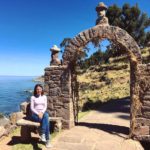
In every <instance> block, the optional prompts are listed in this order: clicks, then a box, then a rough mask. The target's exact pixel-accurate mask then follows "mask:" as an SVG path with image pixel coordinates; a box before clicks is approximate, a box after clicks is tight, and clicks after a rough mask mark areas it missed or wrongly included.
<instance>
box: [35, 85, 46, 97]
mask: <svg viewBox="0 0 150 150" xmlns="http://www.w3.org/2000/svg"><path fill="white" fill-rule="evenodd" d="M37 87H41V88H42V93H41V95H44V90H43V86H42V85H41V84H36V85H35V87H34V92H33V94H34V96H36V95H37V92H36V89H37Z"/></svg>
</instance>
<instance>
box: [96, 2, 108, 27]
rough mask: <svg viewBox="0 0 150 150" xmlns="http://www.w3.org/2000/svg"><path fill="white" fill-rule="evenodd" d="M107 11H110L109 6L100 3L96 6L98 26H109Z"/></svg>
mask: <svg viewBox="0 0 150 150" xmlns="http://www.w3.org/2000/svg"><path fill="white" fill-rule="evenodd" d="M107 9H108V8H107V6H106V5H105V4H104V3H103V2H100V3H99V4H98V5H97V6H96V12H97V16H98V18H97V20H96V25H109V23H108V18H107V17H106V11H107Z"/></svg>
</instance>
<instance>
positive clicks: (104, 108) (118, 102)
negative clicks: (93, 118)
mask: <svg viewBox="0 0 150 150" xmlns="http://www.w3.org/2000/svg"><path fill="white" fill-rule="evenodd" d="M87 110H98V111H100V112H105V113H111V112H123V113H128V114H129V113H130V97H124V98H121V99H110V100H108V102H104V103H102V102H101V101H96V102H93V101H92V100H88V101H87V102H86V103H85V104H84V106H83V111H87Z"/></svg>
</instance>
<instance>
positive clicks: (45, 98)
mask: <svg viewBox="0 0 150 150" xmlns="http://www.w3.org/2000/svg"><path fill="white" fill-rule="evenodd" d="M44 103H45V105H44V108H43V110H42V113H43V114H44V113H45V111H46V110H47V96H46V95H45V96H44Z"/></svg>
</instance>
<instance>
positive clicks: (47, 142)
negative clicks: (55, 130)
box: [46, 140, 53, 148]
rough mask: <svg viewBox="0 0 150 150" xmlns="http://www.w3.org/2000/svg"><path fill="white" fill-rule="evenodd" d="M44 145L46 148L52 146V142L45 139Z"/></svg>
mask: <svg viewBox="0 0 150 150" xmlns="http://www.w3.org/2000/svg"><path fill="white" fill-rule="evenodd" d="M46 147H47V148H51V147H53V146H52V144H51V143H50V140H47V141H46Z"/></svg>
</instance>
